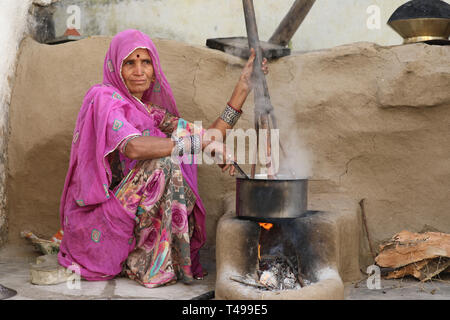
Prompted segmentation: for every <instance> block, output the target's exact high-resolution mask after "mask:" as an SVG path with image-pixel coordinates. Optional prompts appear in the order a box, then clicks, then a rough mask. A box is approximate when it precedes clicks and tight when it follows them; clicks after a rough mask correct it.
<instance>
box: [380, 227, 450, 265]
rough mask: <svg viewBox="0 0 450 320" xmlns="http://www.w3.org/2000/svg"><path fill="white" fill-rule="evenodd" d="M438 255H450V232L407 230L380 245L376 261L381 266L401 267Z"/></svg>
mask: <svg viewBox="0 0 450 320" xmlns="http://www.w3.org/2000/svg"><path fill="white" fill-rule="evenodd" d="M436 257H450V234H446V233H441V232H426V233H413V232H409V231H406V230H405V231H402V232H400V233H398V234H396V235H395V236H394V237H393V238H392V239H391V240H390V241H389V242H387V243H385V244H382V245H381V246H380V253H379V254H378V256H377V257H376V258H375V261H376V263H377V265H378V266H380V267H389V268H400V267H404V266H407V265H409V264H411V263H414V262H419V261H422V260H426V259H433V258H436Z"/></svg>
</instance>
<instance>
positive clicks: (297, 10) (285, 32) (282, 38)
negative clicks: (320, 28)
mask: <svg viewBox="0 0 450 320" xmlns="http://www.w3.org/2000/svg"><path fill="white" fill-rule="evenodd" d="M315 2H316V0H296V1H295V2H294V4H293V5H292V7H291V9H290V10H289V12H288V13H287V15H286V16H285V17H284V19H283V20H282V21H281V23H280V25H279V26H278V28H277V29H276V30H275V32H274V34H273V35H272V37H270V39H269V42H270V43H273V44H277V45H280V46H287V44H288V43H289V41H290V40H291V39H292V37H293V36H294V34H295V32H296V31H297V29H298V28H299V27H300V25H301V24H302V22H303V20H305V18H306V16H307V15H308V13H309V11H310V10H311V8H312V6H313V5H314V3H315Z"/></svg>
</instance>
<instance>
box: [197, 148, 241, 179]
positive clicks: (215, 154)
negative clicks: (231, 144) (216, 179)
mask: <svg viewBox="0 0 450 320" xmlns="http://www.w3.org/2000/svg"><path fill="white" fill-rule="evenodd" d="M203 151H204V152H206V153H207V154H208V155H210V156H211V157H212V158H214V161H216V163H217V164H218V166H219V167H220V168H221V169H222V172H226V171H227V170H229V174H230V176H234V173H235V171H236V168H235V167H234V165H233V163H232V161H234V160H235V158H234V155H233V152H232V151H231V150H227V146H226V145H225V144H224V143H222V142H219V141H211V142H210V143H208V145H207V146H206V147H205V149H204V150H203Z"/></svg>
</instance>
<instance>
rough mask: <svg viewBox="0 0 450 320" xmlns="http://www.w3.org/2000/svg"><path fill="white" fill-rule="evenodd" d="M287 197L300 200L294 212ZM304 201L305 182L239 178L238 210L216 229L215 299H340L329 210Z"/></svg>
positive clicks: (305, 197) (305, 196)
mask: <svg viewBox="0 0 450 320" xmlns="http://www.w3.org/2000/svg"><path fill="white" fill-rule="evenodd" d="M251 185H254V186H253V187H254V188H251ZM273 185H275V186H273ZM243 186H244V188H243ZM281 186H283V187H284V188H285V190H284V191H283V188H281ZM300 186H301V187H300ZM293 190H294V191H297V192H300V193H299V194H295V192H293ZM243 196H244V198H242V197H243ZM286 197H287V198H289V197H292V199H296V200H294V201H297V204H298V199H300V200H301V201H303V202H304V203H303V205H302V204H300V206H298V207H297V209H298V210H297V211H294V210H292V206H291V205H288V204H287V202H286V201H284V200H286V199H285V198H286ZM280 198H281V199H280ZM246 199H247V201H246ZM258 199H260V200H258ZM261 199H265V200H264V201H263V200H261ZM270 201H272V202H273V203H278V204H281V206H279V207H281V208H285V210H282V211H281V212H280V210H279V207H277V206H273V205H272V206H269V205H267V203H269V202H270ZM258 203H259V205H258ZM264 203H266V207H264V206H263V204H264ZM283 204H285V205H284V206H283ZM306 204H307V180H295V179H291V181H289V180H279V181H277V180H267V179H258V178H255V179H245V178H238V179H237V189H236V208H235V209H234V210H233V209H232V210H231V212H230V213H228V214H226V215H224V216H223V217H222V218H221V220H220V221H219V225H218V229H217V242H216V255H217V281H216V293H215V295H216V298H217V299H294V300H295V299H342V298H343V294H344V293H343V283H342V280H341V278H340V276H339V273H338V269H337V266H336V248H335V244H334V241H333V240H332V239H333V238H334V236H335V234H334V233H335V228H334V226H333V223H332V219H330V217H331V216H332V215H333V214H332V213H330V212H325V211H311V210H307V206H306ZM236 212H237V213H238V214H237V215H236ZM275 266H276V268H274V267H275ZM280 273H283V277H284V278H283V277H281V278H280V277H279V275H280Z"/></svg>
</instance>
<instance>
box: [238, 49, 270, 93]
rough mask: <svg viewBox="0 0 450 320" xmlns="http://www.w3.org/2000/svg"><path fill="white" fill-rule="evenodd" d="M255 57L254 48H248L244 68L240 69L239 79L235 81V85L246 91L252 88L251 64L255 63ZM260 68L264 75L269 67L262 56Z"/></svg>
mask: <svg viewBox="0 0 450 320" xmlns="http://www.w3.org/2000/svg"><path fill="white" fill-rule="evenodd" d="M255 59H256V52H255V49H253V48H251V49H250V57H249V59H248V61H247V63H246V64H245V66H244V69H242V73H241V76H240V78H239V81H238V83H237V87H240V89H243V90H244V89H246V90H247V91H248V93H250V91H251V90H252V74H253V65H254V64H255ZM261 70H262V71H263V73H264V74H265V75H266V74H268V73H269V67H268V66H267V59H266V58H264V59H263V61H262V66H261Z"/></svg>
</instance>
